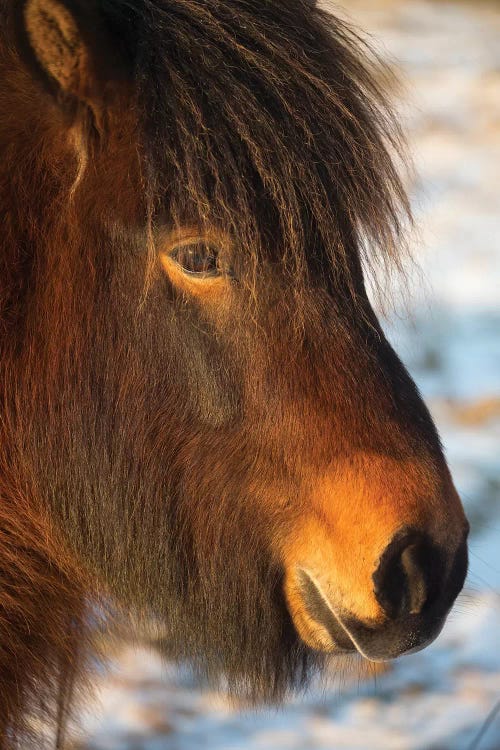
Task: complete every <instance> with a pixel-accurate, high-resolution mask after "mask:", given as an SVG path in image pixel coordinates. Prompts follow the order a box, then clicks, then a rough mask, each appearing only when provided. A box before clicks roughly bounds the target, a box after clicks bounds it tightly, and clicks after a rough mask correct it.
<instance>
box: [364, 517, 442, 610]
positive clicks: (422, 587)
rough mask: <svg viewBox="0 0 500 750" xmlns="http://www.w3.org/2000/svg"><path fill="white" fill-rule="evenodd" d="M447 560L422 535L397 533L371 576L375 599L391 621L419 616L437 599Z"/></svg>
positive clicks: (415, 532)
mask: <svg viewBox="0 0 500 750" xmlns="http://www.w3.org/2000/svg"><path fill="white" fill-rule="evenodd" d="M446 567H447V566H446V557H445V555H443V554H442V552H441V551H440V550H439V549H438V548H437V547H436V546H435V545H434V544H433V543H432V541H431V539H430V538H429V537H428V536H427V535H426V534H425V533H423V532H418V531H403V532H399V533H398V534H396V536H395V537H394V538H393V539H392V541H391V542H390V543H389V545H388V546H387V547H386V549H385V551H384V552H383V554H382V556H381V558H380V561H379V564H378V567H377V569H376V571H375V573H374V574H373V583H374V593H375V597H376V599H377V601H378V603H379V604H380V606H381V607H382V609H383V611H384V613H385V614H386V616H387V617H388V618H390V619H391V620H397V619H400V618H402V617H404V616H406V615H418V614H420V613H421V612H422V610H424V608H429V607H431V606H432V604H433V603H434V602H435V601H436V600H437V599H438V597H439V596H440V593H441V591H442V588H443V584H444V580H445V577H446Z"/></svg>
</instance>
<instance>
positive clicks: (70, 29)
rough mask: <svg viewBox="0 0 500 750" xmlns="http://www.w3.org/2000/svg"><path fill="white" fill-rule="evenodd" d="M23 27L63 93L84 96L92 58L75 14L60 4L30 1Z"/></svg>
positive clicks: (40, 61) (45, 69) (53, 0)
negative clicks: (90, 58)
mask: <svg viewBox="0 0 500 750" xmlns="http://www.w3.org/2000/svg"><path fill="white" fill-rule="evenodd" d="M22 24H23V27H24V31H25V34H26V37H27V41H28V43H29V46H30V48H31V51H32V53H33V55H34V56H35V58H36V62H37V63H38V65H39V66H40V67H41V68H42V71H43V72H44V73H45V74H46V75H47V76H48V77H49V79H50V80H51V81H52V82H55V83H57V84H58V86H59V87H60V88H61V89H62V91H64V92H66V93H70V94H75V95H77V96H78V95H81V94H83V91H84V89H85V88H86V85H87V84H88V78H89V62H90V61H89V54H88V51H87V48H86V45H85V43H84V41H83V39H82V36H81V32H80V28H79V25H78V22H77V20H76V18H75V16H74V14H73V12H72V11H71V10H70V9H69V8H68V7H67V5H66V4H64V3H63V2H61V1H60V0H26V2H25V3H24V6H23V17H22Z"/></svg>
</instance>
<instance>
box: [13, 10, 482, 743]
mask: <svg viewBox="0 0 500 750" xmlns="http://www.w3.org/2000/svg"><path fill="white" fill-rule="evenodd" d="M386 83H387V76H386V73H384V72H383V68H382V66H381V64H379V62H378V61H377V59H376V57H374V54H373V53H372V52H371V51H370V49H369V48H368V47H367V46H366V43H365V42H364V41H363V39H362V38H359V36H358V35H357V33H356V32H355V31H353V30H352V28H351V27H350V26H349V25H347V24H346V23H345V22H343V21H342V20H340V19H339V18H336V17H335V16H333V15H330V14H328V13H326V12H325V10H324V9H322V8H321V7H319V6H318V5H317V4H316V3H314V2H311V1H310V0H0V206H1V212H2V225H1V226H2V233H1V252H0V264H1V273H0V384H1V385H0V446H1V447H0V501H1V502H0V747H1V749H2V750H15V748H21V747H22V748H26V747H29V746H31V745H30V743H32V744H33V746H35V747H40V746H41V743H42V740H41V739H40V737H36V731H35V730H36V726H37V721H40V720H41V719H42V718H43V719H44V720H46V721H49V722H54V725H55V726H57V727H58V729H57V732H58V734H57V738H58V739H57V740H56V744H57V745H58V746H59V747H62V745H63V742H64V738H63V735H64V726H65V725H66V724H67V721H68V717H69V716H70V715H71V711H72V705H73V699H72V696H73V693H74V686H75V685H78V684H80V681H83V680H84V679H85V675H86V674H87V675H90V676H89V678H88V679H89V680H90V681H91V672H89V670H91V669H92V664H93V663H94V658H95V654H96V649H97V645H96V637H95V633H96V630H99V628H100V627H101V625H102V623H101V625H99V624H98V623H99V622H100V617H99V615H98V613H99V612H101V611H102V610H103V608H106V607H108V605H109V606H110V609H111V610H113V611H114V609H115V607H116V610H117V611H123V612H124V613H135V616H136V617H138V618H139V619H141V618H142V619H143V620H144V621H147V620H154V621H155V622H157V623H161V627H162V629H163V632H165V633H166V634H167V636H166V641H167V642H168V652H169V655H170V656H171V657H172V658H175V659H176V660H178V661H179V662H181V661H182V662H188V663H189V664H190V665H191V666H192V667H193V669H194V670H195V671H196V673H197V674H198V675H199V676H200V678H201V677H202V678H203V679H208V680H212V681H213V682H214V683H215V684H218V682H220V681H221V680H224V681H225V682H224V684H225V685H227V689H228V690H229V691H230V694H231V695H234V696H239V697H241V698H242V699H244V700H246V701H248V702H249V703H251V704H252V703H254V704H262V703H265V702H279V701H281V700H283V699H285V697H286V696H287V695H288V694H290V692H291V691H294V690H298V689H300V688H301V687H304V686H306V685H307V684H308V683H309V680H310V678H311V675H313V674H316V673H317V671H318V670H322V669H324V668H325V666H326V665H327V664H329V662H330V661H331V660H332V659H333V660H334V659H335V656H336V655H337V654H341V653H354V652H359V653H360V654H361V655H363V656H364V657H365V658H366V659H368V660H371V661H384V660H389V659H392V658H394V657H397V656H399V655H401V654H405V653H409V652H412V651H416V650H418V649H420V648H423V647H424V646H426V645H427V644H428V643H430V642H431V641H432V640H433V639H434V638H435V637H436V636H437V634H438V633H439V631H440V630H441V628H442V626H443V623H444V621H445V619H446V617H447V614H448V612H449V611H450V609H451V607H452V605H453V602H454V600H455V598H456V596H457V595H458V593H459V591H460V590H461V588H462V586H463V582H464V578H465V575H466V569H467V541H466V538H467V531H468V524H467V520H466V517H465V515H464V511H463V508H462V505H461V501H460V498H459V496H458V493H457V491H456V489H455V487H454V484H453V480H452V477H451V475H450V471H449V469H448V467H447V464H446V460H445V457H444V454H443V450H442V446H441V444H440V439H439V436H438V433H437V430H436V427H435V425H434V424H433V421H432V418H431V416H430V414H429V412H428V410H427V408H426V406H425V405H424V402H423V400H422V397H421V395H420V394H419V392H418V389H417V387H416V385H415V384H414V382H413V381H412V379H411V377H410V375H409V374H408V372H407V371H406V369H405V367H404V365H403V364H402V363H401V361H400V360H399V358H398V356H397V355H396V353H395V352H394V350H393V349H392V348H391V346H390V344H389V343H388V341H387V339H386V337H385V336H384V333H383V331H382V328H381V325H380V322H379V320H378V318H377V315H376V313H375V312H374V309H373V306H372V304H371V302H370V300H369V294H368V292H367V275H369V274H370V273H371V270H372V269H373V268H374V267H378V268H380V267H382V268H383V269H385V271H384V272H385V273H387V274H388V273H390V271H391V269H393V268H394V267H400V266H401V264H402V262H403V256H404V238H405V236H406V235H405V233H406V229H407V226H408V221H410V220H411V219H410V208H409V201H408V198H407V195H406V192H405V187H404V178H403V176H402V174H401V171H402V170H401V156H400V155H401V154H403V153H404V146H402V138H401V133H400V128H399V126H398V124H397V121H396V118H395V117H394V115H393V114H392V109H391V103H390V101H389V99H390V97H389V95H388V93H387V85H386ZM103 619H104V624H103V625H102V627H105V626H107V625H109V627H110V628H111V627H112V617H111V615H110V616H109V617H108V616H107V615H106V616H105V617H104V618H103ZM333 663H334V661H333Z"/></svg>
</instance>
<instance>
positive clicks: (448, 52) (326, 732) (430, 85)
mask: <svg viewBox="0 0 500 750" xmlns="http://www.w3.org/2000/svg"><path fill="white" fill-rule="evenodd" d="M344 5H345V6H347V7H348V11H346V10H345V9H341V12H342V14H343V15H346V14H347V13H348V16H349V17H350V18H351V19H352V20H354V22H355V23H356V24H357V25H358V26H360V27H361V28H363V29H365V30H367V31H368V32H369V33H370V34H373V35H374V37H375V38H376V40H377V47H378V48H379V50H381V51H382V54H383V55H384V56H386V57H387V58H389V59H391V60H392V61H393V62H394V63H395V65H396V66H397V68H398V69H399V72H400V74H402V76H403V81H404V84H405V88H406V91H405V92H404V104H403V105H402V117H403V119H404V122H405V126H406V128H407V130H408V132H409V136H410V147H411V150H412V153H413V156H414V159H415V164H416V168H417V172H418V176H417V177H416V178H415V181H414V183H413V184H412V186H411V193H412V196H413V201H414V207H415V211H416V214H417V218H418V222H419V231H418V235H417V236H416V237H415V238H414V239H413V241H412V244H413V250H414V252H415V256H416V258H417V261H418V264H419V270H418V271H417V272H416V273H415V274H414V280H413V283H412V289H411V293H410V294H408V292H407V291H405V292H404V294H401V295H398V294H397V288H396V294H395V295H394V296H395V297H396V302H395V303H393V305H392V308H390V309H389V312H388V313H386V317H385V326H386V329H387V331H388V334H389V336H390V338H391V340H392V341H393V342H394V344H395V346H396V349H397V351H398V352H399V354H400V355H401V357H402V358H403V360H404V361H405V362H406V364H407V365H408V366H409V368H410V370H411V372H412V374H413V376H414V377H415V379H416V381H417V383H418V384H419V386H420V387H421V389H422V391H423V393H424V395H425V397H426V399H427V401H428V403H429V405H430V407H431V411H432V412H433V415H434V417H435V419H436V422H437V424H438V427H439V429H440V431H441V434H442V437H443V440H444V444H445V447H446V451H447V455H448V458H449V462H450V464H451V468H452V471H453V474H454V477H455V481H456V483H457V485H458V488H459V490H460V492H461V494H462V497H463V500H464V503H465V505H466V508H467V512H468V515H469V518H470V520H471V522H472V540H471V570H470V575H469V578H468V582H467V589H466V591H465V592H464V594H462V595H461V597H460V599H459V600H458V603H457V605H456V607H455V609H454V611H453V613H452V615H451V616H450V618H449V622H448V624H447V626H446V628H445V630H444V631H443V633H442V635H441V636H440V638H439V639H438V641H437V642H436V643H435V644H434V645H432V646H431V647H430V648H429V649H427V650H425V651H424V652H422V653H419V654H416V655H414V656H411V657H406V658H402V659H400V660H398V661H396V662H395V663H393V664H392V665H390V666H389V668H388V669H387V670H386V671H384V672H380V673H379V674H377V675H376V676H375V675H374V674H370V673H368V674H367V676H366V677H365V678H362V677H356V679H353V680H351V679H350V678H349V677H348V675H349V673H350V672H352V673H353V674H354V675H356V674H357V672H358V669H357V668H351V669H350V666H351V667H353V665H345V666H344V668H343V669H342V677H338V676H337V678H333V679H332V682H331V684H330V686H329V687H328V688H322V689H319V688H318V689H317V690H313V691H312V692H311V694H310V695H309V696H308V697H306V698H301V699H300V700H297V701H294V702H293V703H290V704H289V705H288V706H287V707H286V708H285V709H283V710H280V711H276V712H270V711H266V712H264V713H262V712H258V713H250V712H246V713H242V712H240V711H237V710H235V709H232V708H231V707H230V706H229V705H228V704H227V702H226V701H225V700H224V698H223V697H220V696H217V695H215V694H213V693H211V692H208V691H201V690H199V689H198V688H197V687H196V685H194V684H192V682H191V679H190V677H189V676H188V675H186V674H185V673H183V672H181V671H179V670H176V669H175V668H174V667H169V666H168V665H162V664H161V663H160V661H159V659H158V658H157V657H156V656H155V655H154V654H153V653H151V652H149V651H146V650H144V649H137V648H133V647H132V646H126V647H124V648H123V649H121V650H120V652H119V653H118V654H117V657H116V659H115V660H114V661H113V662H112V664H111V668H110V670H109V672H108V673H107V674H106V675H104V674H103V675H102V676H101V677H100V678H99V680H98V686H97V687H98V690H97V701H96V703H92V705H89V706H87V707H86V709H85V710H84V715H83V723H82V727H81V729H80V731H79V733H78V734H77V735H75V741H74V745H73V747H74V749H75V750H77V749H78V750H160V749H161V750H195V749H198V748H200V749H201V748H203V749H204V750H237V749H241V750H279V749H280V748H282V749H283V750H315V749H319V748H323V749H326V748H328V749H329V750H337V749H340V748H349V749H350V750H392V749H394V750H469V749H470V750H472V748H474V749H475V750H477V748H479V750H500V716H497V717H496V720H495V721H493V722H492V723H491V725H490V726H489V727H488V728H486V727H485V729H487V731H486V732H485V733H484V735H483V736H482V737H481V739H480V741H479V743H477V742H476V739H477V738H478V733H479V731H480V729H481V727H482V726H483V724H484V722H485V719H486V717H487V716H488V714H489V713H490V712H491V711H492V709H494V706H495V705H496V704H497V701H499V700H500V2H498V0H489V1H488V0H485V2H484V3H483V2H479V1H478V0H469V2H463V3H462V2H443V1H439V0H434V1H433V2H432V1H429V2H424V1H423V0H414V1H413V0H392V1H391V0H349V3H347V2H346V3H345V4H344ZM399 299H401V300H402V303H401V304H399V303H398V301H397V300H399Z"/></svg>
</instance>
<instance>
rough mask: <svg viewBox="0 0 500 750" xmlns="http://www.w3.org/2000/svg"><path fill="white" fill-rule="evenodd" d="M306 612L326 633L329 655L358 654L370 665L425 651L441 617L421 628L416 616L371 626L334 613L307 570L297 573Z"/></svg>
mask: <svg viewBox="0 0 500 750" xmlns="http://www.w3.org/2000/svg"><path fill="white" fill-rule="evenodd" d="M297 575H298V580H299V585H300V588H301V592H302V595H303V599H304V605H305V608H306V610H307V612H308V614H309V616H310V617H311V619H312V620H313V621H314V622H316V623H317V624H318V625H320V626H321V627H322V628H324V630H326V632H327V633H328V637H329V641H330V642H331V648H330V649H327V650H329V651H331V652H332V653H333V652H334V653H342V652H344V653H345V652H350V653H352V652H354V651H357V652H358V653H359V654H360V655H361V656H363V657H364V658H365V659H368V660H369V661H372V662H385V661H390V660H392V659H395V658H397V657H398V656H403V655H408V654H413V653H416V652H417V651H421V650H422V649H424V648H426V647H427V646H428V645H429V644H430V643H432V641H434V640H435V639H436V638H437V636H438V635H439V633H440V632H441V630H442V628H443V625H444V623H445V621H446V614H448V612H446V614H445V615H444V616H436V617H433V618H432V619H431V620H430V622H428V623H427V626H426V627H424V628H423V627H422V621H421V618H420V617H419V616H415V615H409V616H408V617H406V618H404V619H403V620H400V621H399V622H394V623H387V624H386V625H385V627H383V628H380V626H378V627H377V626H370V625H367V624H365V623H362V622H360V621H359V620H357V619H356V618H353V617H350V616H348V615H344V614H341V613H339V612H337V611H336V610H335V609H333V607H332V605H331V603H330V602H329V600H328V598H327V597H326V596H325V594H324V593H323V591H322V589H321V586H320V584H319V583H318V581H317V580H316V578H315V576H314V575H313V574H312V573H311V572H310V571H309V570H307V569H306V568H298V570H297Z"/></svg>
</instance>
